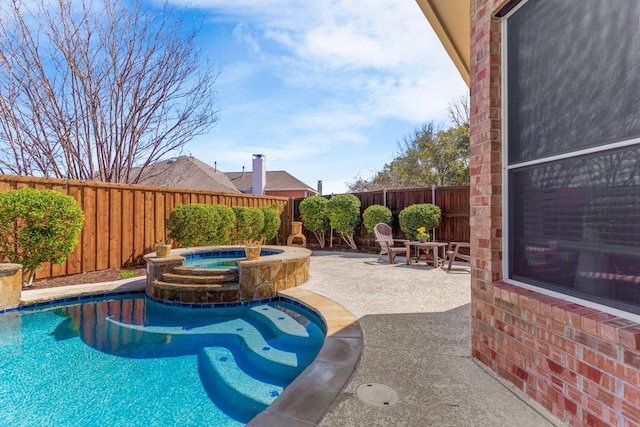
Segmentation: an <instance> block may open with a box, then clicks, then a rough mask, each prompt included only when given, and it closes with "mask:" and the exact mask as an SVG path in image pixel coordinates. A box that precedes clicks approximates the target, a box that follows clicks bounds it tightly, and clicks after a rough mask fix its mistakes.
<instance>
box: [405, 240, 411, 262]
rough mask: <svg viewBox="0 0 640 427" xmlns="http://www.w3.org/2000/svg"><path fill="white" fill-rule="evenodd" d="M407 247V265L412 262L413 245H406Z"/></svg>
mask: <svg viewBox="0 0 640 427" xmlns="http://www.w3.org/2000/svg"><path fill="white" fill-rule="evenodd" d="M405 246H406V248H407V253H406V255H405V256H406V259H407V265H410V264H411V245H405Z"/></svg>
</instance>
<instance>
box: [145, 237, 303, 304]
mask: <svg viewBox="0 0 640 427" xmlns="http://www.w3.org/2000/svg"><path fill="white" fill-rule="evenodd" d="M260 255H261V256H260V258H258V259H256V260H249V259H246V258H244V247H243V246H201V247H196V248H185V249H174V250H172V251H171V253H170V254H169V256H167V257H158V256H156V254H155V253H151V254H148V255H145V256H144V259H145V260H146V262H147V287H146V293H147V295H148V296H149V297H150V298H153V299H155V300H158V301H160V302H168V303H177V304H186V305H195V306H200V305H202V306H203V307H208V306H212V305H216V304H233V303H238V302H244V301H255V300H261V299H265V298H272V297H275V296H276V295H277V293H278V291H281V290H283V289H288V288H292V287H295V286H298V285H301V284H302V283H304V282H306V281H307V280H308V279H309V257H310V256H311V251H310V250H308V249H305V248H299V247H290V246H263V248H262V251H261V253H260ZM225 258H226V261H231V260H232V259H235V263H236V264H237V265H236V266H233V265H219V261H220V260H222V259H225ZM201 261H202V262H203V263H204V264H201ZM189 264H192V265H193V266H189ZM198 264H200V265H198Z"/></svg>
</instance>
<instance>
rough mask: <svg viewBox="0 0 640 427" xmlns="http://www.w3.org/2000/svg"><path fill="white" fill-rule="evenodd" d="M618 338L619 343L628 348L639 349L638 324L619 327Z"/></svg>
mask: <svg viewBox="0 0 640 427" xmlns="http://www.w3.org/2000/svg"><path fill="white" fill-rule="evenodd" d="M618 340H619V343H620V345H622V346H624V347H626V348H628V349H630V350H640V325H635V326H629V327H626V328H622V329H619V330H618Z"/></svg>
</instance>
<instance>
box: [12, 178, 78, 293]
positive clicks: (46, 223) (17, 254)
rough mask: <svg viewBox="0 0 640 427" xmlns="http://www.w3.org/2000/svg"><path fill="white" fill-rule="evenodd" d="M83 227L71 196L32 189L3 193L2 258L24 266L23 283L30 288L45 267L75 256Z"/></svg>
mask: <svg viewBox="0 0 640 427" xmlns="http://www.w3.org/2000/svg"><path fill="white" fill-rule="evenodd" d="M83 223H84V215H83V213H82V209H81V208H80V205H79V204H78V202H76V200H75V199H74V198H73V197H71V196H67V195H65V194H62V193H59V192H57V191H52V190H34V189H32V188H25V189H23V190H13V191H8V192H2V193H0V255H1V256H2V257H6V258H7V259H8V260H9V261H11V262H13V263H16V264H22V268H23V273H24V274H23V282H24V283H27V284H28V285H30V284H31V283H32V282H33V278H34V271H35V270H36V269H38V268H40V267H41V266H42V263H44V262H51V263H52V264H62V263H63V262H64V261H65V260H66V259H67V257H68V256H69V255H70V254H71V252H73V249H74V248H75V247H76V245H77V244H78V238H79V236H80V231H82V224H83ZM27 278H28V282H27V280H26V279H27Z"/></svg>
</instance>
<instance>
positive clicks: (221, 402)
mask: <svg viewBox="0 0 640 427" xmlns="http://www.w3.org/2000/svg"><path fill="white" fill-rule="evenodd" d="M198 371H199V373H200V378H201V381H202V384H203V386H204V388H205V390H206V391H207V394H208V395H209V397H210V398H211V400H212V401H213V402H214V403H215V404H216V406H218V407H219V408H220V409H221V410H222V411H224V412H225V413H226V414H227V415H229V416H231V417H232V418H235V419H237V420H239V421H241V422H244V423H247V422H249V420H251V419H252V418H253V417H255V416H256V415H257V414H258V413H260V412H261V411H263V410H264V409H265V408H266V407H267V406H269V405H270V404H271V402H273V401H274V400H275V399H276V397H278V396H279V395H280V393H282V390H283V387H282V386H280V385H276V384H271V383H269V382H264V381H260V380H257V379H255V378H253V377H252V376H251V375H249V374H247V373H246V372H244V371H242V370H241V369H239V368H238V366H237V364H236V361H235V358H234V356H233V353H232V352H231V351H230V350H229V349H227V348H223V347H208V348H204V349H202V351H200V352H199V353H198Z"/></svg>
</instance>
